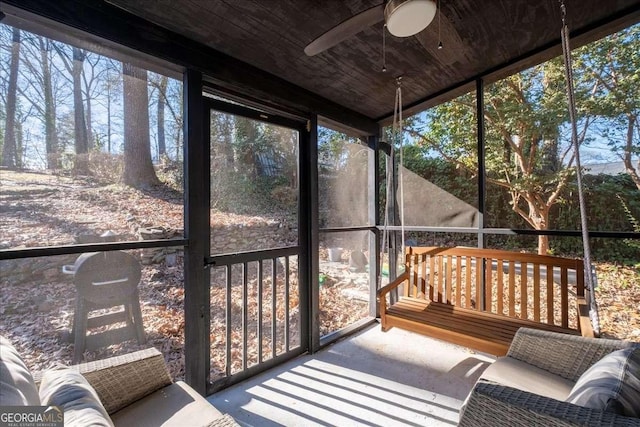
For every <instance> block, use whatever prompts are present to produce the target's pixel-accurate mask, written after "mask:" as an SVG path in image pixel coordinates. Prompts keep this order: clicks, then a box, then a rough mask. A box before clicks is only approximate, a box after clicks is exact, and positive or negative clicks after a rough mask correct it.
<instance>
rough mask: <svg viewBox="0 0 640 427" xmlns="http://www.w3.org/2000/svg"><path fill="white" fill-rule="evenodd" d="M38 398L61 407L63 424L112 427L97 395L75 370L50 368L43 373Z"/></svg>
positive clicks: (43, 402) (70, 426) (66, 425)
mask: <svg viewBox="0 0 640 427" xmlns="http://www.w3.org/2000/svg"><path fill="white" fill-rule="evenodd" d="M40 400H41V401H42V404H43V405H45V406H49V405H54V406H60V407H61V408H62V409H63V411H64V425H65V427H72V426H75V427H85V426H92V427H113V423H112V422H111V419H109V415H107V411H106V410H105V409H104V406H102V403H101V402H100V399H98V394H97V393H96V391H95V390H94V389H93V388H92V387H91V385H90V384H89V382H88V381H87V380H86V379H85V378H84V377H83V376H82V375H81V374H80V373H79V372H77V371H75V370H73V369H68V368H62V369H50V370H48V371H46V372H45V373H44V375H43V376H42V384H40Z"/></svg>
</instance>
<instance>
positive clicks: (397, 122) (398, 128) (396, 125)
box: [378, 76, 405, 288]
mask: <svg viewBox="0 0 640 427" xmlns="http://www.w3.org/2000/svg"><path fill="white" fill-rule="evenodd" d="M396 85H397V87H396V99H395V104H394V107H393V126H392V128H391V129H392V136H391V144H390V146H391V152H390V155H389V157H390V165H391V167H388V168H387V178H386V179H387V182H386V185H387V192H386V193H387V197H386V201H385V209H384V211H385V215H384V227H383V229H382V230H383V232H382V257H381V258H380V273H379V275H378V288H380V287H381V286H382V267H383V266H384V254H385V250H386V253H387V257H388V258H389V259H388V262H389V263H391V259H390V258H391V251H389V250H388V248H387V239H388V235H389V229H388V227H389V201H390V200H391V197H393V191H392V186H393V185H395V181H394V179H393V166H394V165H395V154H394V153H395V145H396V143H397V142H398V140H399V141H400V167H399V171H398V174H399V181H400V182H399V187H400V229H401V233H402V246H401V247H402V254H403V255H404V252H405V246H404V186H403V184H402V181H403V179H402V178H403V173H402V168H403V165H404V158H403V156H404V154H403V142H402V76H400V77H398V78H396Z"/></svg>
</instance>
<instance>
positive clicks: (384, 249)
mask: <svg viewBox="0 0 640 427" xmlns="http://www.w3.org/2000/svg"><path fill="white" fill-rule="evenodd" d="M393 152H394V150H393V143H392V144H391V152H390V153H389V162H390V165H391V166H390V167H387V176H386V186H387V188H386V190H387V191H386V193H387V194H386V198H385V203H384V227H383V228H382V246H381V251H382V256H381V257H380V271H378V289H380V288H381V287H382V270H383V267H384V254H385V253H386V254H387V258H389V254H390V251H389V248H388V247H387V240H388V238H389V200H391V196H392V195H393V192H392V191H391V185H392V180H393V164H394V162H395V155H394V153H393ZM388 261H390V260H388Z"/></svg>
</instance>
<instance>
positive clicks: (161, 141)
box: [158, 76, 169, 157]
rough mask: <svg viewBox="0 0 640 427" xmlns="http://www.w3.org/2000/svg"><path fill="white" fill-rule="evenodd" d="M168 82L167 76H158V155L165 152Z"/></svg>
mask: <svg viewBox="0 0 640 427" xmlns="http://www.w3.org/2000/svg"><path fill="white" fill-rule="evenodd" d="M168 84H169V78H168V77H167V76H162V77H160V84H159V85H158V157H160V156H163V155H166V154H167V143H166V138H165V132H164V107H165V102H166V101H165V99H166V97H167V85H168Z"/></svg>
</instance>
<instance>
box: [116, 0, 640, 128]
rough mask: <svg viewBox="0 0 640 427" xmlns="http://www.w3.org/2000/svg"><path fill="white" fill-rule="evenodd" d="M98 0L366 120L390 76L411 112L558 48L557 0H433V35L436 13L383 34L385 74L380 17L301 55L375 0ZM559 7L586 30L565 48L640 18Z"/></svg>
mask: <svg viewBox="0 0 640 427" xmlns="http://www.w3.org/2000/svg"><path fill="white" fill-rule="evenodd" d="M108 1H109V3H112V4H114V5H116V6H118V7H121V8H123V9H125V10H126V11H129V12H131V13H133V14H135V15H138V16H140V17H142V18H144V19H146V20H148V21H151V22H153V23H156V24H158V25H160V26H162V27H165V28H167V29H169V30H171V31H174V32H176V33H179V34H182V35H184V36H186V37H188V38H190V39H193V40H195V41H198V42H201V43H203V44H205V45H208V46H210V47H212V48H214V49H216V50H218V51H221V52H223V53H226V54H228V55H230V56H232V57H235V58H237V59H239V60H241V61H244V62H246V63H248V64H251V65H253V66H255V67H258V68H260V69H262V70H264V71H267V72H269V73H271V74H274V75H276V76H279V77H281V78H283V79H285V80H287V81H289V82H291V83H294V84H295V85H298V86H300V87H303V88H305V89H307V90H309V91H311V92H313V93H316V94H318V95H320V96H322V97H324V98H326V99H329V100H331V101H334V102H336V103H338V104H341V105H342V106H344V107H348V108H350V109H352V110H354V111H357V112H359V113H362V114H364V115H365V116H367V117H369V118H372V119H375V120H381V119H385V118H388V116H389V115H390V114H391V113H392V111H393V102H394V94H395V77H396V76H398V75H402V76H403V88H404V91H403V100H404V104H405V106H412V105H413V106H416V108H417V107H423V106H425V105H428V104H429V102H428V100H430V99H434V97H435V96H437V95H438V94H441V93H448V94H450V95H452V94H455V93H456V92H455V91H453V92H451V91H450V90H451V89H453V88H456V87H460V86H461V85H464V84H465V83H469V82H472V81H473V79H475V78H477V77H478V76H484V75H489V74H490V73H492V72H494V71H496V70H499V69H501V68H503V67H505V66H507V65H509V64H513V63H516V65H515V66H513V67H511V70H513V69H517V68H522V67H523V66H531V65H533V64H535V63H536V62H540V61H542V60H545V59H548V57H549V56H552V55H555V54H557V53H558V52H559V51H558V49H557V45H558V41H559V32H560V25H561V24H560V23H561V16H560V7H559V5H558V1H557V0H536V1H531V0H483V1H479V0H441V8H442V9H441V25H440V31H438V19H437V17H436V19H435V20H434V21H433V23H432V24H431V25H430V26H429V27H427V29H426V30H424V31H423V32H421V33H420V34H418V35H417V36H413V37H409V38H406V39H400V38H395V37H393V36H390V35H389V34H387V55H386V59H387V60H386V62H387V72H386V73H383V72H382V71H381V67H382V25H383V24H382V22H380V23H378V24H376V25H375V26H373V27H370V28H369V29H366V30H365V31H363V32H361V33H359V34H357V35H355V36H353V37H351V38H349V39H348V40H346V41H344V42H342V43H340V44H338V45H337V46H335V47H333V48H331V49H329V50H327V51H325V52H323V53H320V54H319V55H316V56H314V57H307V56H306V55H305V54H304V52H303V49H304V47H305V46H306V45H307V44H308V43H309V42H311V41H312V40H313V39H314V38H315V37H317V36H319V35H320V34H322V33H323V32H324V31H326V30H328V29H329V28H331V27H333V26H334V25H336V24H338V23H340V22H341V21H343V20H345V19H347V18H349V17H351V16H352V15H353V14H355V13H358V12H361V11H363V10H365V9H367V8H369V7H372V6H375V5H377V4H379V3H380V1H381V0H324V1H318V0H216V1H213V0H206V1H204V0H178V1H177V0H108ZM565 3H566V7H567V14H568V24H569V26H570V29H571V30H572V32H573V33H575V34H586V35H585V36H584V37H582V38H579V39H577V40H576V43H574V45H576V44H577V43H584V42H586V41H589V40H590V39H593V38H594V37H601V36H602V35H604V34H603V33H605V34H606V33H609V32H612V31H615V30H618V29H620V28H622V27H624V26H627V25H630V24H633V23H635V22H637V21H638V20H639V19H640V18H639V16H640V12H639V10H640V0H607V1H602V0H565ZM598 28H599V29H598ZM439 32H440V37H441V38H440V39H441V41H442V43H443V45H444V48H443V49H441V50H438V49H437V45H438V40H439V37H438V33H439ZM554 45H555V46H556V48H555V49H554V48H553V46H554ZM532 54H535V55H534V56H533V57H532V58H529V59H526V60H524V61H519V60H521V59H524V58H527V57H530V56H531V55H532ZM518 61H519V62H518ZM499 76H500V73H494V74H493V75H492V76H491V78H497V77H499ZM466 87H469V86H466ZM458 92H459V91H458ZM450 95H449V96H450ZM438 100H441V99H438Z"/></svg>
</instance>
